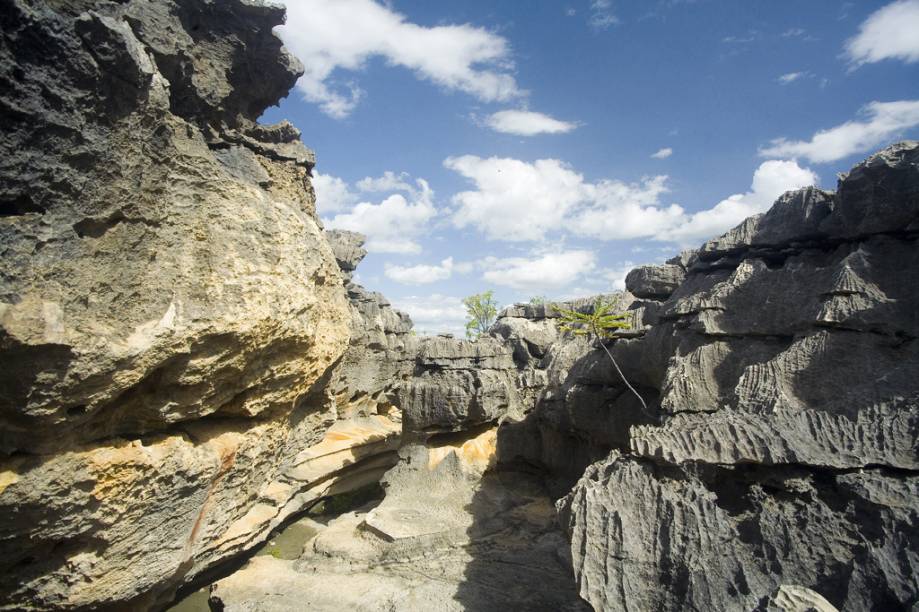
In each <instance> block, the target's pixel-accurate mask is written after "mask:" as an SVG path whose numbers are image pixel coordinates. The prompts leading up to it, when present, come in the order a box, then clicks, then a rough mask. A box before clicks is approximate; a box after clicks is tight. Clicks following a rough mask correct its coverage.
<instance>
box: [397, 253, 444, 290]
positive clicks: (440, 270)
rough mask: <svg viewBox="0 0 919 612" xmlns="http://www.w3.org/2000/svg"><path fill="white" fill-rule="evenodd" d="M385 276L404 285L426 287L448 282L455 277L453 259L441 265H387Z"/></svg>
mask: <svg viewBox="0 0 919 612" xmlns="http://www.w3.org/2000/svg"><path fill="white" fill-rule="evenodd" d="M384 274H386V277H387V278H389V279H392V280H394V281H396V282H397V283H402V284H404V285H426V284H428V283H436V282H437V281H442V280H447V279H449V278H450V277H451V276H452V275H453V258H452V257H448V258H446V259H444V260H443V261H441V262H440V265H434V266H431V265H424V264H419V265H417V266H394V265H392V264H386V266H385V271H384Z"/></svg>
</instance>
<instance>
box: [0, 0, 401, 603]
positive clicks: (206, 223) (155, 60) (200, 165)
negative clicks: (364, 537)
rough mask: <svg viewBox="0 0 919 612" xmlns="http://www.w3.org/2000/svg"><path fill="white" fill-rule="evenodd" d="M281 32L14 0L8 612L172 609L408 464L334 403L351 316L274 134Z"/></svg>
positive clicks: (4, 467)
mask: <svg viewBox="0 0 919 612" xmlns="http://www.w3.org/2000/svg"><path fill="white" fill-rule="evenodd" d="M282 18H283V10H282V9H279V8H276V7H270V6H264V5H262V4H260V3H258V2H252V1H249V0H228V1H221V2H193V1H185V0H181V1H175V2H173V1H171V0H157V1H155V2H147V1H140V0H138V1H130V2H105V1H103V2H96V1H93V2H90V1H88V0H86V1H82V0H74V1H69V2H33V1H27V0H3V2H2V10H0V19H2V36H0V40H2V43H0V82H2V88H0V104H2V106H3V116H4V119H3V138H2V139H0V158H2V161H0V215H2V216H0V252H2V258H0V278H2V283H0V516H2V517H3V520H2V521H0V576H2V577H0V608H3V609H22V608H32V609H76V608H82V607H87V606H104V605H113V606H119V607H120V606H125V607H138V608H144V607H148V606H152V605H154V603H155V602H157V601H160V602H163V601H168V600H169V598H171V596H172V593H173V592H174V591H175V588H176V587H177V586H178V585H179V584H181V583H183V582H185V581H187V580H189V579H191V578H192V577H194V576H196V575H198V574H200V573H201V572H203V571H204V570H206V569H207V568H209V567H213V566H215V565H216V564H218V563H220V562H221V561H223V560H226V559H228V558H231V557H232V556H234V555H236V554H237V553H239V552H240V551H242V550H244V549H246V548H249V547H251V546H253V545H254V544H256V543H258V542H259V541H260V540H261V539H263V538H264V537H265V536H266V535H267V533H268V532H269V531H270V530H271V528H272V527H273V526H275V525H277V524H278V523H279V522H281V521H282V520H283V519H284V518H285V516H286V515H288V514H290V513H291V512H294V511H297V510H300V509H301V508H302V507H303V504H304V503H305V502H306V501H307V500H309V499H312V498H315V497H317V496H319V495H321V494H323V493H324V492H326V491H327V490H328V489H329V487H331V486H333V485H334V484H335V482H336V481H337V480H339V479H338V475H344V472H350V476H352V477H353V476H354V475H355V474H354V472H355V467H356V466H352V465H351V464H353V463H354V462H355V461H357V460H359V459H361V458H363V457H365V456H370V455H374V454H377V453H385V452H389V453H390V457H394V453H392V452H391V451H392V450H393V449H394V448H395V447H394V446H393V444H392V441H393V440H394V439H396V438H397V437H398V432H399V426H398V421H397V420H396V421H394V420H392V419H390V418H389V417H388V416H387V415H380V414H374V415H364V417H362V418H363V420H360V418H358V417H355V418H356V419H357V420H353V419H352V420H350V421H349V420H345V419H338V415H337V413H336V411H335V409H334V406H332V405H331V404H330V403H329V398H328V393H327V386H328V379H330V378H331V377H332V374H331V369H332V367H333V365H334V364H336V363H337V362H338V361H339V360H340V359H341V357H342V355H343V354H344V352H345V350H346V348H347V346H348V342H349V337H350V335H351V328H352V325H353V323H352V316H353V312H352V307H351V306H350V305H349V302H348V299H347V295H346V292H345V290H344V287H343V286H342V280H341V276H340V272H339V269H338V266H337V265H336V260H335V256H334V255H333V252H332V250H331V248H330V247H329V245H328V243H327V241H326V240H325V238H324V237H323V232H322V230H321V227H320V225H319V223H318V220H317V218H316V215H315V210H314V196H313V192H312V188H311V186H310V181H309V175H310V170H311V168H312V166H313V163H314V158H313V154H312V153H311V152H310V151H308V150H307V149H306V148H305V147H303V145H302V144H301V143H300V141H299V133H298V132H297V130H296V129H294V128H293V127H292V126H291V125H290V124H287V123H281V124H278V125H273V126H265V125H258V124H257V123H256V122H255V120H256V118H257V117H258V116H259V115H260V114H261V113H262V111H263V110H264V109H265V108H266V107H267V106H269V105H271V104H274V103H276V102H277V101H278V99H279V98H280V97H281V96H283V95H285V94H286V93H287V91H288V89H289V88H290V87H291V86H292V84H293V83H294V81H295V79H296V78H297V76H298V74H299V72H300V67H299V65H298V63H297V61H296V60H294V59H293V58H292V57H291V56H289V55H288V54H287V53H286V52H285V51H284V50H283V48H282V47H281V43H280V41H279V40H278V39H277V38H276V37H275V36H273V35H272V33H271V28H272V27H273V26H274V25H275V24H278V23H280V22H281V20H282ZM346 412H347V411H346ZM337 419H338V420H337ZM333 424H334V425H333ZM330 426H332V428H331V430H330V429H329V428H330ZM391 463H392V458H390V459H389V464H387V466H386V467H388V465H390V464H391ZM381 469H385V468H380V469H378V471H377V472H375V473H374V477H375V478H378V477H379V473H380V470H381Z"/></svg>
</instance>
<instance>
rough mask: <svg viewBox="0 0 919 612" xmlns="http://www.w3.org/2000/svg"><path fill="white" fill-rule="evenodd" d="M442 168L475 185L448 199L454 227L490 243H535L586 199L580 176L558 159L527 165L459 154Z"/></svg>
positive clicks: (496, 158)
mask: <svg viewBox="0 0 919 612" xmlns="http://www.w3.org/2000/svg"><path fill="white" fill-rule="evenodd" d="M444 166H445V167H446V168H448V169H450V170H453V171H455V172H458V173H459V174H461V175H462V176H464V177H466V178H467V179H470V180H471V181H472V182H473V183H475V187H476V190H475V191H463V192H460V193H458V194H456V195H455V196H453V204H454V205H455V206H456V210H455V211H454V213H453V216H452V219H453V224H454V225H455V226H456V227H459V228H464V227H469V226H473V227H475V228H477V229H479V230H480V231H481V232H483V233H484V234H485V235H486V236H487V237H488V238H490V239H492V240H507V241H526V240H539V239H541V238H542V237H543V236H544V235H545V234H546V233H547V232H549V231H551V230H555V229H558V228H560V226H561V223H562V220H563V219H564V217H565V215H566V214H567V213H568V211H569V210H570V209H571V208H572V207H573V206H574V205H575V204H577V203H578V202H580V201H582V200H583V199H584V198H585V197H586V194H585V191H584V177H583V176H581V175H580V174H578V173H577V172H575V171H573V170H572V169H571V168H570V167H569V166H568V165H566V164H565V163H563V162H561V161H559V160H557V159H540V160H537V161H536V162H534V163H532V164H530V163H527V162H523V161H520V160H517V159H509V158H498V157H489V158H487V159H485V158H481V157H477V156H475V155H464V156H462V157H450V158H447V159H446V160H444Z"/></svg>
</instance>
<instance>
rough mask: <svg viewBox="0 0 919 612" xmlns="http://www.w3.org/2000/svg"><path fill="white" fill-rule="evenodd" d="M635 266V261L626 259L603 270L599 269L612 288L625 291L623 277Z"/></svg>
mask: <svg viewBox="0 0 919 612" xmlns="http://www.w3.org/2000/svg"><path fill="white" fill-rule="evenodd" d="M635 267H636V264H635V263H633V262H631V261H626V262H623V263H621V264H619V265H618V266H616V267H615V268H606V269H605V270H603V271H601V273H600V275H601V276H602V277H603V278H604V279H606V280H607V281H609V283H610V286H611V287H612V288H613V290H615V291H625V277H626V276H628V274H629V272H631V271H632V270H633V269H634V268H635Z"/></svg>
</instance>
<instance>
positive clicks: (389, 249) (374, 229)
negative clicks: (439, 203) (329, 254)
mask: <svg viewBox="0 0 919 612" xmlns="http://www.w3.org/2000/svg"><path fill="white" fill-rule="evenodd" d="M385 177H386V175H384V177H383V178H385ZM368 180H369V181H373V180H374V179H365V181H368ZM415 183H416V185H417V187H411V186H410V185H408V184H407V183H405V185H404V187H406V189H405V191H406V192H407V193H406V195H407V196H408V197H406V195H403V194H401V193H394V194H392V195H389V196H388V197H386V198H385V199H383V201H382V202H380V203H379V204H374V203H372V202H359V203H358V204H356V205H355V206H354V207H353V208H351V209H350V210H349V211H347V212H341V213H339V214H337V215H335V216H334V217H331V218H327V219H325V224H326V227H328V228H330V229H345V230H351V231H355V232H360V233H362V234H364V235H365V236H367V244H366V245H365V246H366V248H367V250H368V251H370V252H375V253H419V252H421V245H420V244H419V243H418V242H417V239H418V237H419V236H421V235H422V234H424V233H425V232H426V231H427V229H428V227H429V225H430V222H431V221H432V220H433V219H434V217H436V216H437V209H436V208H435V207H434V204H433V198H434V192H433V191H432V190H431V188H430V187H429V186H428V183H427V181H425V180H424V179H418V180H416V181H415ZM366 186H367V184H365V187H366ZM391 187H392V186H391ZM373 190H374V191H379V190H377V189H375V188H374V189H373ZM392 190H393V189H386V190H382V191H392Z"/></svg>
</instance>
